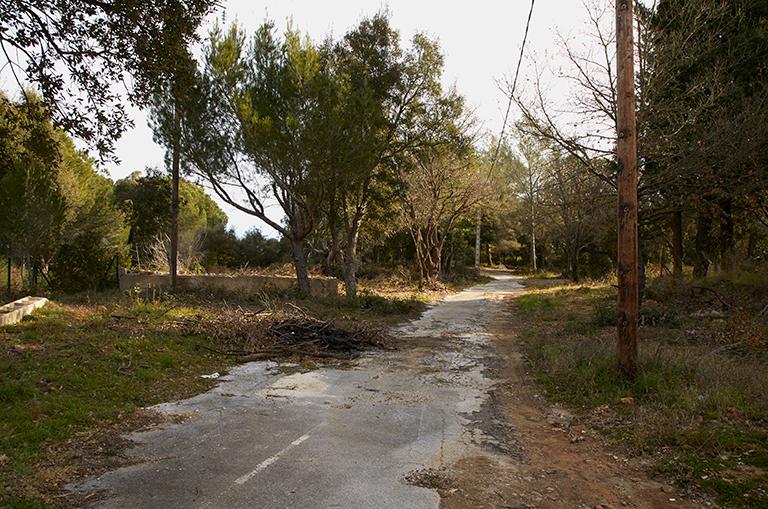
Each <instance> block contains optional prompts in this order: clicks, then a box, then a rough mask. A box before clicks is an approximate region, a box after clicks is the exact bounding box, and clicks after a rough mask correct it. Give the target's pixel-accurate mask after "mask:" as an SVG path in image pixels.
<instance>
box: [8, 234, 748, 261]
mask: <svg viewBox="0 0 768 509" xmlns="http://www.w3.org/2000/svg"><path fill="white" fill-rule="evenodd" d="M755 251H757V233H755V230H752V231H751V232H749V241H748V242H747V259H749V260H753V259H754V258H755ZM8 263H9V264H10V262H8Z"/></svg>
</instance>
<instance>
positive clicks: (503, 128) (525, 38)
mask: <svg viewBox="0 0 768 509" xmlns="http://www.w3.org/2000/svg"><path fill="white" fill-rule="evenodd" d="M535 4H536V0H531V9H530V10H529V11H528V21H527V22H526V23H525V35H524V36H523V44H522V45H521V46H520V56H519V57H518V59H517V68H516V69H515V79H514V80H513V81H512V90H511V91H510V92H509V101H508V102H507V112H506V113H505V114H504V123H503V124H502V125H501V133H500V134H499V141H498V143H497V144H496V152H495V153H494V155H493V161H491V171H490V173H493V169H494V168H495V167H496V162H497V160H498V159H499V152H500V151H501V143H502V141H503V140H504V131H506V129H507V122H508V121H509V112H510V110H511V109H512V101H513V100H514V99H513V98H514V96H515V89H516V88H517V79H518V77H519V76H520V66H521V65H522V63H523V55H524V54H525V44H526V42H527V41H528V31H529V30H530V28H531V18H532V17H533V6H534V5H535Z"/></svg>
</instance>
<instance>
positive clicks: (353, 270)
mask: <svg viewBox="0 0 768 509" xmlns="http://www.w3.org/2000/svg"><path fill="white" fill-rule="evenodd" d="M341 272H342V275H343V276H344V291H345V293H346V295H347V299H348V300H355V299H357V235H354V236H353V237H352V238H350V239H348V240H347V245H346V246H345V248H344V252H343V260H342V264H341Z"/></svg>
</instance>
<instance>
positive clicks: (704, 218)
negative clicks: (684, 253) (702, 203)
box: [693, 211, 712, 278]
mask: <svg viewBox="0 0 768 509" xmlns="http://www.w3.org/2000/svg"><path fill="white" fill-rule="evenodd" d="M711 229H712V218H711V217H710V215H709V211H699V217H698V218H697V219H696V239H695V247H696V261H695V263H694V266H693V277H695V278H702V277H706V276H707V273H708V272H709V234H710V230H711Z"/></svg>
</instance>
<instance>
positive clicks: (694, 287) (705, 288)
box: [691, 286, 731, 309]
mask: <svg viewBox="0 0 768 509" xmlns="http://www.w3.org/2000/svg"><path fill="white" fill-rule="evenodd" d="M691 290H703V291H706V292H710V293H711V294H713V295H714V296H715V297H717V300H719V301H720V304H722V305H723V306H724V307H725V309H731V305H730V304H728V303H727V302H725V300H724V299H723V297H722V296H720V294H719V293H717V290H715V289H714V288H708V287H706V286H692V287H691Z"/></svg>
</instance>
